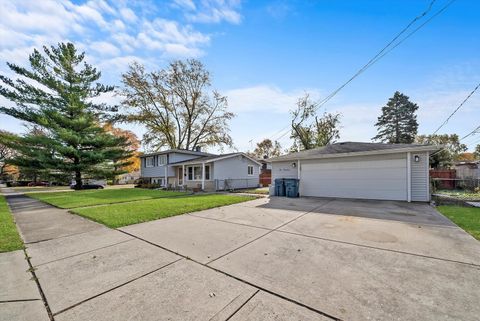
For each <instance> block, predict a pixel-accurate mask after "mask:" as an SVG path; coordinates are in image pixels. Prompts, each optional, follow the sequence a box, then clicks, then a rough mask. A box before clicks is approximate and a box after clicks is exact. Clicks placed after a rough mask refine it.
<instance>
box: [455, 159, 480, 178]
mask: <svg viewBox="0 0 480 321" xmlns="http://www.w3.org/2000/svg"><path fill="white" fill-rule="evenodd" d="M454 169H455V170H456V174H457V177H456V178H460V179H470V178H473V179H480V161H469V162H458V163H456V164H455V166H454Z"/></svg>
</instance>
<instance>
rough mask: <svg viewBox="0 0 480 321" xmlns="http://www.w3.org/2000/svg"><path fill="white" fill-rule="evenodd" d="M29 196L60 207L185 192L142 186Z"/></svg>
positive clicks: (132, 199)
mask: <svg viewBox="0 0 480 321" xmlns="http://www.w3.org/2000/svg"><path fill="white" fill-rule="evenodd" d="M27 195H28V196H30V197H32V198H35V199H37V200H40V201H42V202H46V203H49V204H52V205H54V206H57V207H60V208H75V207H83V206H92V205H103V204H113V203H121V202H130V201H138V200H149V199H154V198H160V197H171V196H182V195H185V192H174V191H162V190H151V189H142V188H124V189H104V190H85V191H73V192H51V193H28V194H27Z"/></svg>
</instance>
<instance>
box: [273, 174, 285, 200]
mask: <svg viewBox="0 0 480 321" xmlns="http://www.w3.org/2000/svg"><path fill="white" fill-rule="evenodd" d="M275 196H285V184H284V179H283V178H277V179H275Z"/></svg>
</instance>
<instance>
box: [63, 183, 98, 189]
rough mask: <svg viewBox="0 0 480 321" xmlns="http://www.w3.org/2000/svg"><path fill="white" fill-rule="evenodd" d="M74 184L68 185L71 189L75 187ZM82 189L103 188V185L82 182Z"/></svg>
mask: <svg viewBox="0 0 480 321" xmlns="http://www.w3.org/2000/svg"><path fill="white" fill-rule="evenodd" d="M75 186H76V185H75V184H72V185H70V188H71V189H75ZM82 189H103V186H102V185H100V184H83V185H82Z"/></svg>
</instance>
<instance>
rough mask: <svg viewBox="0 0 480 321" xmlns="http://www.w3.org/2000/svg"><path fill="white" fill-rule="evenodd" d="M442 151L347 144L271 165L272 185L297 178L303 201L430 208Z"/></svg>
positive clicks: (281, 159) (411, 146)
mask: <svg viewBox="0 0 480 321" xmlns="http://www.w3.org/2000/svg"><path fill="white" fill-rule="evenodd" d="M437 150H439V147H438V146H429V145H416V144H381V143H357V142H344V143H337V144H331V145H327V146H325V147H321V148H316V149H311V150H305V151H301V152H298V153H292V154H289V155H284V156H280V157H276V158H271V159H269V161H270V162H271V163H272V183H274V182H275V179H277V178H297V179H299V180H300V187H299V194H300V196H317V197H338V198H359V199H379V200H399V201H408V202H410V201H420V202H427V201H429V200H430V190H429V188H430V181H429V167H430V166H429V153H431V152H434V151H437ZM273 190H274V189H273V188H271V190H270V193H271V194H273Z"/></svg>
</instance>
